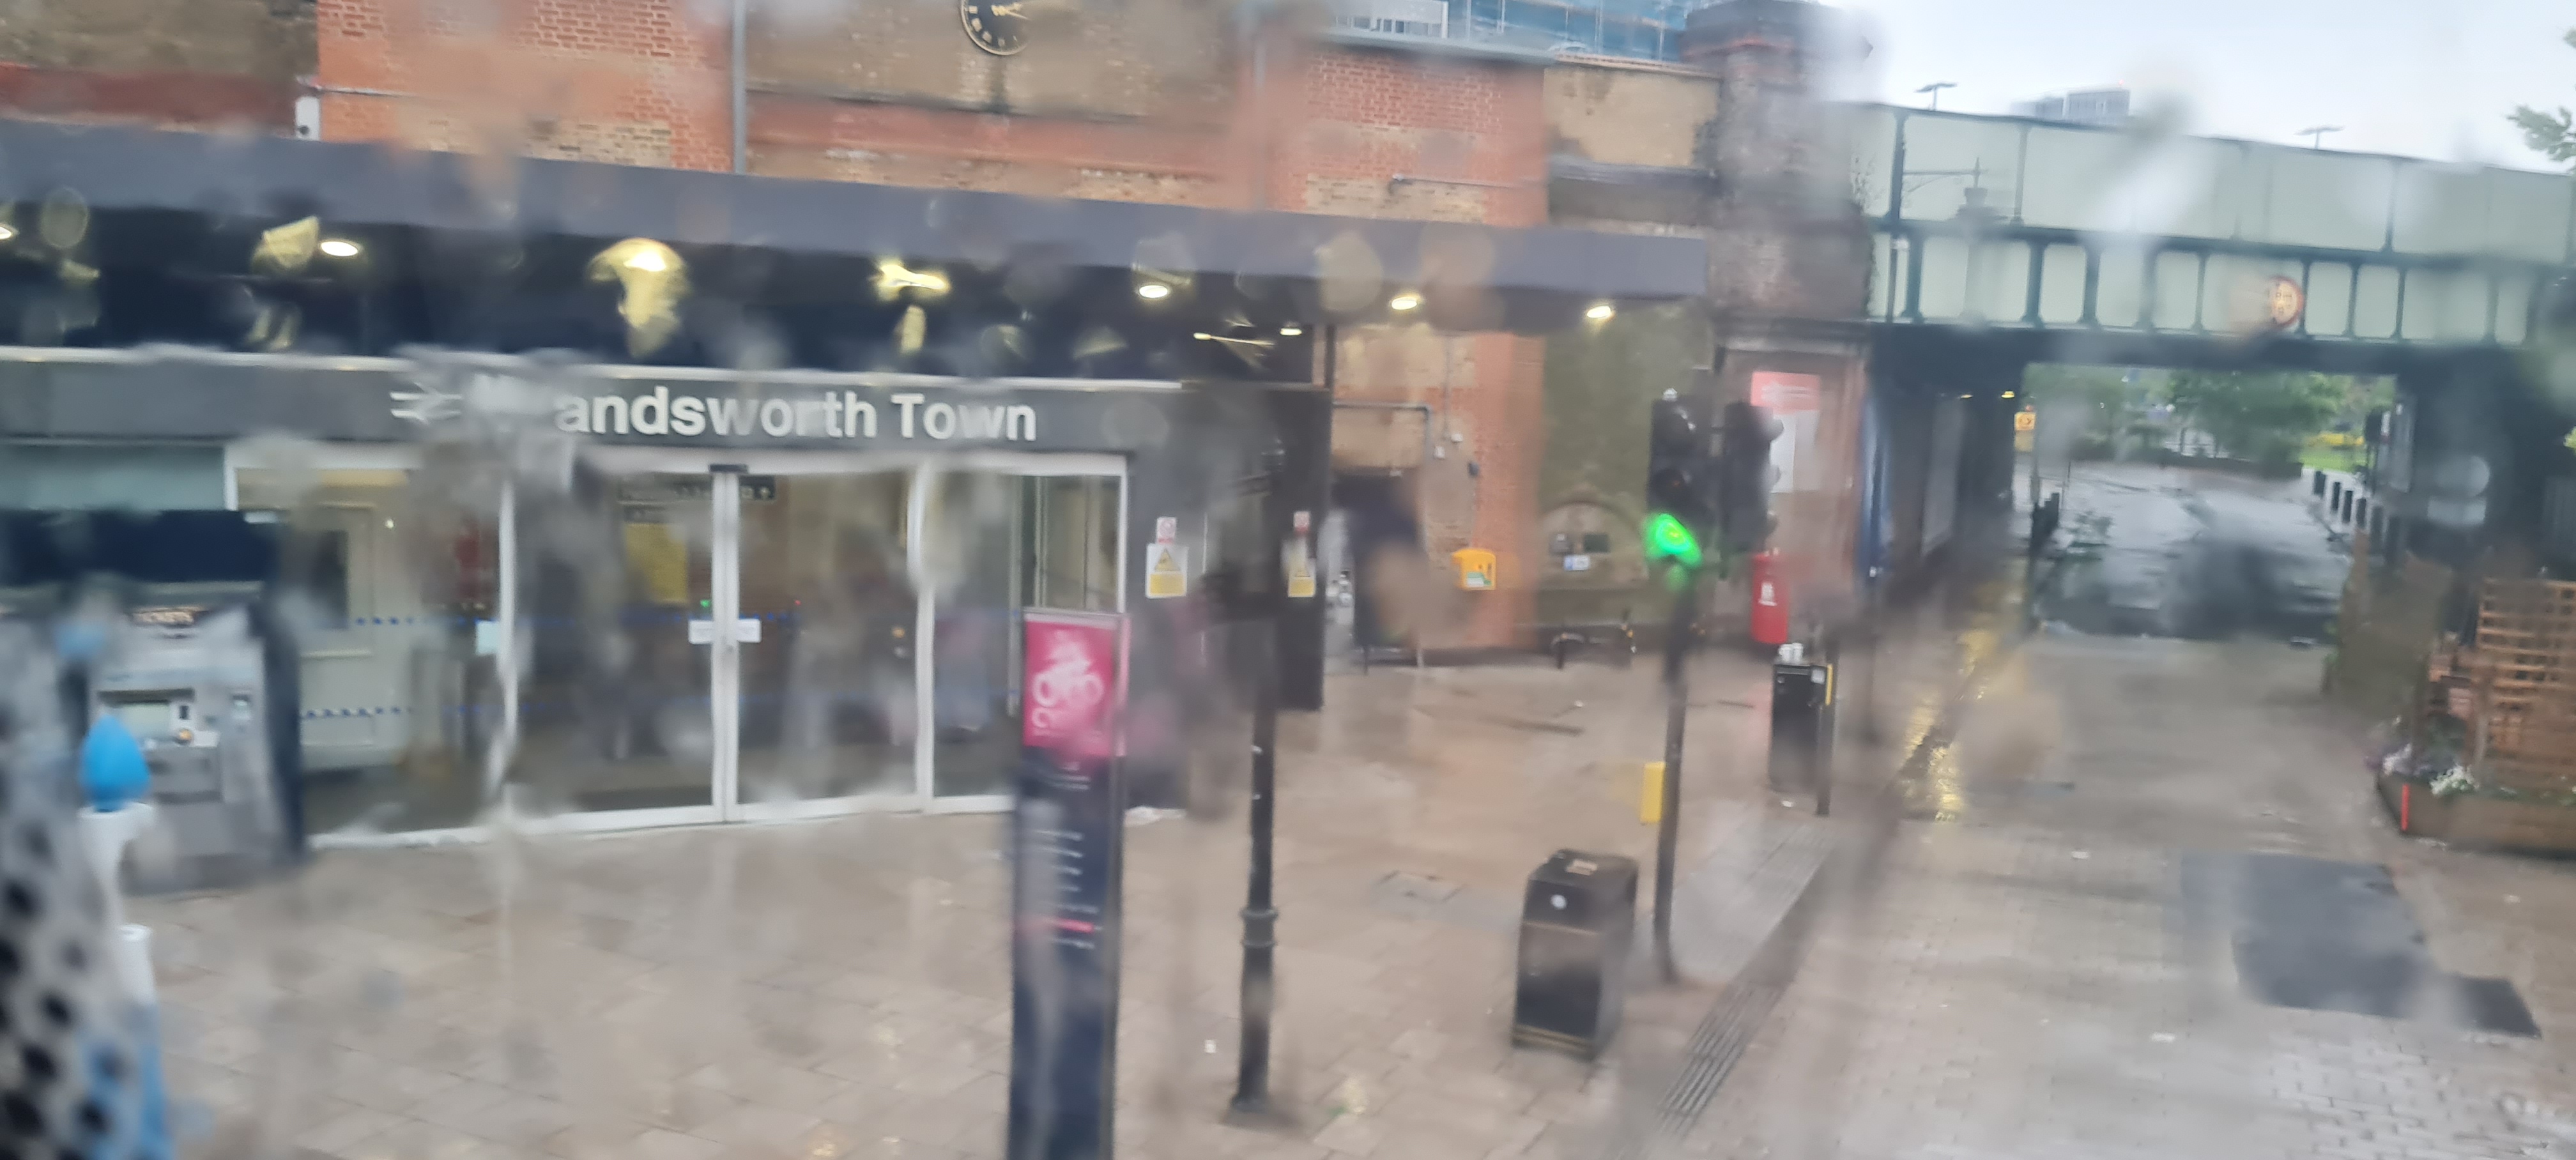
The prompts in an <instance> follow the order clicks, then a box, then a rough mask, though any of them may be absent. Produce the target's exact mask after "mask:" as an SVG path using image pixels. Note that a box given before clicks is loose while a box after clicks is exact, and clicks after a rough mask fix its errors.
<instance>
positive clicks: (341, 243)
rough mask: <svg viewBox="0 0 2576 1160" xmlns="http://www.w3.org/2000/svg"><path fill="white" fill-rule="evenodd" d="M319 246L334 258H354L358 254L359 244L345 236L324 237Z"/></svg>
mask: <svg viewBox="0 0 2576 1160" xmlns="http://www.w3.org/2000/svg"><path fill="white" fill-rule="evenodd" d="M320 248H321V250H322V252H323V253H325V254H329V255H331V256H332V257H334V258H354V257H357V256H358V249H359V246H358V243H356V242H353V241H350V240H349V239H347V238H324V239H322V245H321V247H320Z"/></svg>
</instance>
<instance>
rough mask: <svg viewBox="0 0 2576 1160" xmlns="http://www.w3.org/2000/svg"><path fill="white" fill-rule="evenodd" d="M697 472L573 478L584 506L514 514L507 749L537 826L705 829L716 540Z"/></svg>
mask: <svg viewBox="0 0 2576 1160" xmlns="http://www.w3.org/2000/svg"><path fill="white" fill-rule="evenodd" d="M712 482H713V480H712V479H711V477H710V476H708V475H707V474H706V473H705V472H703V471H700V472H685V471H650V470H626V471H617V470H610V471H606V472H602V473H598V474H585V476H584V479H583V490H584V491H591V490H594V489H595V491H596V494H595V495H588V496H582V497H579V499H580V500H581V501H584V502H572V503H565V504H537V503H530V504H523V505H522V506H521V508H520V511H519V523H518V531H519V536H518V541H519V544H520V551H519V553H518V560H517V572H518V576H517V580H516V582H517V584H518V586H519V592H520V593H521V600H522V601H523V605H522V607H521V609H520V613H519V618H518V620H519V636H518V639H519V646H518V647H519V648H520V649H521V650H522V653H523V660H522V661H521V665H522V668H521V671H522V672H523V673H524V674H525V676H524V677H523V678H522V680H521V683H520V686H519V730H520V745H519V753H518V759H517V761H516V762H515V763H514V769H513V773H512V780H513V782H514V783H515V784H516V787H517V792H518V793H519V795H520V797H521V799H522V802H523V804H524V805H525V806H527V807H528V808H529V809H530V810H531V811H532V812H534V813H537V814H540V815H555V814H594V815H617V816H616V817H615V818H613V819H607V820H606V824H610V825H648V824H653V823H655V822H657V821H659V822H685V821H693V820H705V817H706V816H707V815H710V814H712V813H713V811H712V810H711V809H710V808H709V807H710V806H712V805H713V804H714V802H715V797H714V793H713V788H712V786H713V781H712V777H713V771H714V767H715V757H716V754H717V751H718V747H719V744H720V738H719V735H718V726H719V722H718V721H717V719H716V715H715V713H714V704H715V701H714V696H713V690H714V684H713V672H712V670H711V668H710V664H709V658H708V651H709V641H710V628H711V623H712V622H711V612H712V607H713V605H714V603H715V599H716V597H717V596H718V595H719V593H718V592H717V591H716V588H717V580H718V576H717V572H718V563H719V561H720V560H723V559H724V558H725V557H724V554H723V553H722V552H721V551H720V550H719V549H720V547H721V544H720V541H719V538H718V536H719V529H718V528H717V521H716V519H715V507H716V505H715V504H713V503H712V502H711V499H712V496H713V489H712V486H711V485H712Z"/></svg>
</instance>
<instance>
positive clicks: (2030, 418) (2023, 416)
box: [2013, 411, 2039, 431]
mask: <svg viewBox="0 0 2576 1160" xmlns="http://www.w3.org/2000/svg"><path fill="white" fill-rule="evenodd" d="M2013 430H2015V431H2036V430H2039V412H2037V411H2015V412H2013Z"/></svg>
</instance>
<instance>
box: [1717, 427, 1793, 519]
mask: <svg viewBox="0 0 2576 1160" xmlns="http://www.w3.org/2000/svg"><path fill="white" fill-rule="evenodd" d="M1781 430H1782V428H1781V426H1780V421H1779V420H1778V419H1774V418H1772V417H1771V412H1770V410H1769V409H1767V408H1763V407H1756V406H1754V405H1753V404H1751V403H1728V404H1727V405H1726V425H1725V429H1724V430H1722V431H1721V432H1720V433H1719V435H1718V454H1717V519H1716V521H1715V522H1716V524H1717V536H1718V542H1719V543H1721V544H1723V545H1724V546H1725V547H1726V550H1727V551H1728V552H1730V553H1735V554H1742V553H1747V552H1751V551H1753V550H1755V549H1757V548H1760V547H1761V546H1762V541H1764V540H1766V539H1769V538H1770V537H1771V487H1772V485H1773V484H1776V483H1778V482H1779V481H1780V470H1779V469H1778V468H1776V467H1773V466H1771V442H1772V441H1773V440H1775V439H1778V438H1779V437H1780V432H1781Z"/></svg>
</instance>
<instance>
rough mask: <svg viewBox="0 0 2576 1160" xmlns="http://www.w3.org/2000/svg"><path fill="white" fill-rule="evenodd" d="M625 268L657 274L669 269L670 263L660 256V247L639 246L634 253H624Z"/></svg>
mask: <svg viewBox="0 0 2576 1160" xmlns="http://www.w3.org/2000/svg"><path fill="white" fill-rule="evenodd" d="M626 268H627V269H629V270H642V271H644V272H645V273H647V274H659V273H661V272H662V271H664V270H668V269H670V268H671V263H670V261H669V260H668V259H666V258H664V257H663V256H662V248H661V247H659V246H639V247H637V248H636V250H635V252H634V253H632V254H628V255H626Z"/></svg>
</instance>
